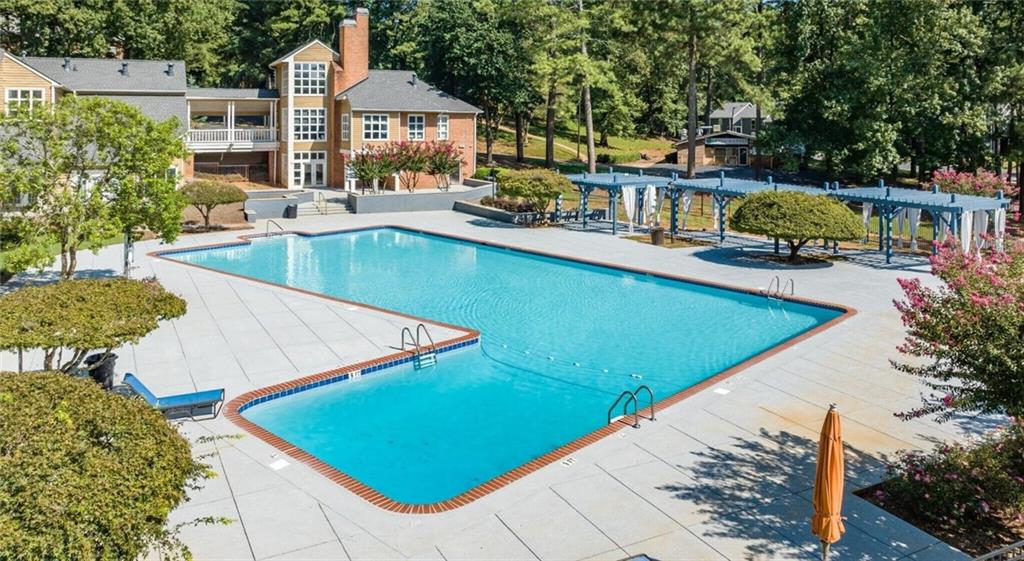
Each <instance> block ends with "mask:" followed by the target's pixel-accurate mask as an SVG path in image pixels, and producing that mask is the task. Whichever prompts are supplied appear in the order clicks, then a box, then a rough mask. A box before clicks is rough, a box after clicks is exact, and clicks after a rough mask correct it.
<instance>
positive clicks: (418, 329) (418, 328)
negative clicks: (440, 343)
mask: <svg viewBox="0 0 1024 561" xmlns="http://www.w3.org/2000/svg"><path fill="white" fill-rule="evenodd" d="M421 330H422V331H423V334H424V335H426V336H427V340H428V341H430V350H431V351H433V352H435V353H436V352H437V345H435V344H434V338H433V337H431V336H430V332H429V331H427V326H426V325H424V324H423V323H420V324H419V325H417V326H416V347H417V348H420V347H422V346H423V345H421V344H420V331H421Z"/></svg>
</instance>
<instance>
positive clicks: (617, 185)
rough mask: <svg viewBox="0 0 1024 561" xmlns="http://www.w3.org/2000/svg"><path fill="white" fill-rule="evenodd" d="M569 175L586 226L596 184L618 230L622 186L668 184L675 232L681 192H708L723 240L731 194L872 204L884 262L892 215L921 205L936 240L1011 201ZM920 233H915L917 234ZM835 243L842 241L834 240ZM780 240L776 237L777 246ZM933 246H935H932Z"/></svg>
mask: <svg viewBox="0 0 1024 561" xmlns="http://www.w3.org/2000/svg"><path fill="white" fill-rule="evenodd" d="M567 178H568V179H569V181H571V182H572V183H573V184H575V185H576V186H577V188H579V190H580V204H581V209H582V210H583V227H584V228H586V225H587V222H586V210H587V200H588V198H589V195H590V193H591V192H592V191H593V190H594V189H603V190H605V191H607V192H608V194H609V197H610V198H611V208H612V209H613V212H612V213H611V214H612V233H613V234H614V233H616V231H617V225H618V220H617V216H616V212H615V211H614V209H615V208H616V205H617V202H618V196H619V193H620V192H621V189H622V187H654V188H656V189H665V190H667V194H668V196H669V197H670V200H671V232H672V234H673V235H676V234H677V233H678V219H677V216H678V211H679V198H680V195H681V194H682V192H683V191H693V192H698V193H707V194H709V195H711V197H712V199H713V200H714V202H715V207H716V212H717V219H718V236H719V241H720V242H721V241H724V240H725V217H726V212H727V207H728V205H729V203H730V202H732V200H733V199H736V198H738V197H744V196H746V195H750V194H752V193H757V192H760V191H769V190H775V191H798V192H802V193H809V194H812V195H825V196H832V197H835V198H837V199H839V200H841V201H845V202H852V203H860V204H862V205H863V204H865V203H869V204H871V205H873V206H874V207H875V208H877V209H878V215H879V231H878V236H879V241H878V244H879V247H878V249H879V250H880V251H881V250H883V249H884V250H885V260H886V263H890V262H891V261H892V255H893V220H894V219H895V218H896V216H897V215H899V214H900V213H902V212H903V211H905V210H907V209H920V210H922V211H927V212H928V213H929V214H930V215H931V216H932V234H933V239H938V236H939V232H940V229H941V228H943V227H948V228H949V230H950V231H951V232H952V234H953V235H954V236H956V235H957V234H958V232H959V229H960V227H961V224H962V221H963V218H962V217H963V214H964V213H966V212H977V211H986V212H990V213H994V212H995V211H997V210H999V209H1008V208H1009V206H1010V200H1009V199H1007V198H1005V197H1004V196H1003V193H1002V192H1001V191H1000V192H999V193H998V194H997V196H996V197H994V198H993V197H980V196H975V195H960V194H955V193H943V192H940V191H939V188H938V187H937V186H933V187H932V189H931V190H916V189H905V188H896V187H890V186H887V185H885V182H884V181H881V180H880V181H879V182H878V185H876V186H873V187H848V188H840V186H839V183H838V182H835V183H832V184H829V183H824V184H823V185H822V186H821V187H814V186H809V185H796V184H790V183H775V182H774V181H773V180H772V178H771V177H768V180H767V181H764V182H761V181H754V180H748V179H732V178H726V177H725V174H724V173H723V174H720V175H719V177H717V178H706V179H685V178H679V177H678V176H677V175H676V174H674V173H673V174H672V175H671V177H663V176H656V175H644V174H643V172H640V173H638V174H629V173H616V172H613V171H609V172H607V173H591V174H587V173H582V174H573V175H568V176H567ZM915 235H916V233H915ZM833 247H834V248H837V247H838V244H834V245H833ZM777 249H778V241H776V250H777ZM933 251H934V250H933Z"/></svg>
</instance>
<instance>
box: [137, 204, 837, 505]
mask: <svg viewBox="0 0 1024 561" xmlns="http://www.w3.org/2000/svg"><path fill="white" fill-rule="evenodd" d="M381 229H394V230H402V231H406V232H413V233H419V234H425V235H430V236H436V237H440V238H446V239H451V240H456V241H462V242H468V243H473V244H478V245H482V246H486V247H493V248H499V249H507V250H512V251H518V252H522V253H525V254H529V255H536V256H540V257H548V258H554V259H562V260H565V261H570V262H573V263H580V264H585V265H592V266H598V267H606V268H610V269H614V270H617V271H623V272H626V273H633V274H639V275H645V276H650V277H656V278H661V279H666V280H673V281H680V282H686V283H690V284H696V285H701V286H707V287H711V288H718V289H724V290H730V291H733V292H740V293H745V294H752V295H756V296H763V293H762V292H760V291H759V290H757V289H751V288H746V287H740V286H734V285H730V284H726V283H719V282H714V281H707V280H703V279H697V278H691V277H686V276H683V275H674V274H669V273H664V272H660V271H653V270H649V269H642V268H638V267H631V266H628V265H621V264H613V263H608V262H603V261H597V260H591V259H583V258H580V257H575V256H570V255H562V254H557V253H552V252H547V251H541V250H535V249H528V248H523V247H518V246H514V245H509V244H501V243H495V242H488V241H483V240H477V239H473V238H469V237H465V236H460V235H455V234H448V233H441V232H435V231H431V230H426V229H422V228H415V227H410V226H404V225H391V224H377V225H371V226H360V227H355V228H342V229H336V230H327V231H321V232H308V231H304V230H286V231H282V232H276V233H273V234H268V233H264V234H246V235H241V236H238V240H237V241H231V242H221V243H213V244H204V245H198V246H190V247H186V248H174V249H166V250H157V251H151V252H149V253H147V255H148V256H149V257H152V258H155V259H162V260H165V261H169V262H172V263H177V264H180V265H185V266H189V267H195V268H198V269H202V270H206V271H212V272H214V273H217V274H222V275H228V276H230V277H235V278H239V279H243V280H246V281H250V282H256V283H260V284H264V285H268V286H274V287H277V288H283V289H286V290H290V291H294V292H298V293H300V294H305V295H309V296H313V297H316V298H322V299H325V300H330V301H332V302H340V303H344V304H350V305H353V306H358V307H360V308H365V309H368V310H374V311H378V312H382V313H386V314H390V315H394V316H399V317H403V318H407V319H412V320H416V321H420V322H423V323H425V324H430V325H437V326H440V327H445V328H448V329H451V330H454V331H457V332H461V333H462V335H458V336H456V337H452V338H449V339H445V340H442V341H439V342H438V343H437V345H436V347H437V350H438V352H448V351H451V350H456V349H458V348H462V347H465V346H469V345H473V344H477V343H479V341H480V337H481V334H480V332H479V331H477V330H475V329H471V328H468V327H463V326H458V325H453V324H449V323H445V322H441V321H436V320H431V319H427V318H422V317H419V316H414V315H411V314H406V313H403V312H398V311H395V310H389V309H387V308H382V307H378V306H373V305H370V304H365V303H363V302H358V301H353V300H347V299H344V298H338V297H335V296H330V295H326V294H322V293H319V292H314V291H311V290H306V289H302V288H296V287H292V286H287V285H284V284H279V283H274V282H270V281H265V280H261V279H257V278H253V277H248V276H245V275H240V274H236V273H230V272H226V271H222V270H219V269H215V268H212V267H207V266H204V265H197V264H195V263H187V262H185V261H180V260H177V259H173V258H172V257H170V256H172V255H177V254H182V253H190V252H195V251H204V250H208V249H215V248H221V247H233V246H246V245H250V244H251V243H252V240H254V239H260V238H267V237H277V236H282V235H296V236H302V237H320V236H329V235H335V234H345V233H352V232H361V231H367V230H381ZM781 299H782V300H785V301H790V302H796V303H800V304H806V305H811V306H817V307H824V308H829V309H832V310H835V311H838V312H840V315H838V316H836V317H834V318H832V319H831V320H829V321H827V322H825V323H822V324H820V325H817V326H815V327H814V328H812V329H809V330H807V331H804V332H803V333H801V334H799V335H797V336H795V337H792V338H790V339H788V340H786V341H784V342H782V343H780V344H778V345H775V346H774V347H771V348H769V349H766V350H764V351H762V352H760V353H758V354H756V355H754V356H752V357H750V358H748V359H746V360H744V361H743V362H740V363H738V364H736V365H734V366H732V367H730V368H728V369H726V370H723V371H721V372H719V373H717V374H715V375H713V376H711V377H709V378H706V379H704V380H702V381H701V382H698V383H697V384H694V385H692V386H689V387H687V388H685V389H683V390H680V391H678V392H676V393H674V394H672V395H670V396H668V397H665V398H663V399H661V400H660V401H658V402H657V403H655V404H654V405H653V407H655V408H656V409H664V408H665V407H669V406H671V405H675V404H677V403H679V402H681V401H683V400H684V399H686V398H688V397H690V396H693V395H695V394H697V393H698V392H700V391H702V390H705V389H707V388H709V387H711V386H713V385H715V384H718V383H720V382H722V381H723V380H725V379H727V378H730V377H732V376H734V375H736V374H738V373H739V372H741V371H743V370H745V369H747V368H749V367H751V366H753V365H755V364H758V363H760V362H762V361H764V360H766V359H768V358H770V357H772V356H774V355H776V354H778V353H780V352H782V351H784V350H786V349H788V348H790V347H793V346H795V345H796V344H798V343H800V342H802V341H804V340H807V339H809V338H811V337H813V336H815V335H817V334H819V333H821V332H823V331H825V330H827V329H829V328H831V327H834V326H835V325H838V324H839V323H841V322H843V321H845V320H846V319H849V318H850V317H852V316H854V315H856V314H857V310H856V309H854V308H852V307H849V306H844V305H840V304H835V303H832V302H824V301H819V300H814V299H811V298H803V297H796V296H782V297H781ZM413 356H414V353H413V352H411V351H400V352H396V353H390V354H387V355H384V356H381V357H377V358H373V359H370V360H365V361H362V362H357V363H353V364H347V365H344V366H340V367H338V368H334V369H331V370H327V371H324V372H319V373H316V374H311V375H308V376H303V377H300V378H296V379H294V380H289V381H285V382H281V383H278V384H274V385H271V386H266V387H263V388H258V389H255V390H250V391H248V392H245V393H243V394H241V395H239V396H237V397H235V398H233V399H231V400H230V401H229V402H228V403H227V405H226V406H225V408H224V415H225V417H227V418H228V419H229V420H230V421H231V422H233V423H234V424H235V425H237V426H239V427H240V428H242V429H244V430H245V431H247V432H249V433H250V434H252V435H253V436H255V437H257V438H259V439H260V440H263V441H264V442H266V443H267V444H270V445H271V446H273V447H275V448H277V449H278V450H280V451H281V452H283V453H285V454H288V455H289V456H291V457H292V458H294V459H295V460H297V461H300V462H302V463H304V464H306V465H308V466H310V467H311V468H313V470H314V471H316V472H317V473H319V474H321V475H323V476H324V477H326V478H327V479H329V480H331V481H333V482H334V483H337V484H338V485H341V486H342V487H344V488H345V489H347V490H348V491H350V492H352V493H353V494H355V495H356V496H358V497H359V498H361V499H363V500H365V501H367V502H369V503H370V504H372V505H374V506H377V507H380V508H383V509H385V510H388V511H391V512H395V513H400V514H436V513H441V512H445V511H449V510H454V509H456V508H459V507H462V506H465V505H467V504H469V503H471V502H473V501H476V500H477V499H480V498H482V497H484V496H486V495H488V494H490V493H493V492H494V491H497V490H498V489H501V488H502V487H505V486H506V485H508V484H510V483H512V482H514V481H516V480H518V479H520V478H522V477H525V476H526V475H529V474H530V473H532V472H534V471H537V470H539V469H541V468H542V467H545V466H547V465H549V464H552V463H554V462H555V461H557V460H559V459H561V458H563V457H565V456H566V455H569V454H572V453H574V452H577V451H579V450H581V449H583V448H585V447H586V446H589V445H591V444H593V443H595V442H597V441H599V440H601V439H603V438H605V437H607V436H609V435H611V434H614V433H616V432H618V431H619V430H621V429H623V428H625V427H627V426H632V425H631V424H629V423H628V422H627V421H625V420H624V419H618V420H616V421H613V422H612V423H610V424H608V425H605V426H603V427H601V428H599V429H597V430H595V431H592V432H590V433H587V434H585V435H583V436H581V437H579V438H577V439H575V440H572V441H570V442H568V443H566V444H563V445H562V446H559V447H558V448H555V449H553V450H550V451H549V452H547V453H545V454H542V455H540V456H538V457H536V458H534V459H533V460H531V461H529V462H526V463H524V464H522V465H520V466H518V467H516V468H514V469H512V470H510V471H507V472H505V473H503V474H501V475H498V476H497V477H494V478H492V479H490V480H488V481H485V482H484V483H482V484H480V485H477V486H476V487H473V488H470V489H468V490H466V491H464V492H462V493H460V494H458V495H456V496H454V497H452V498H450V499H446V500H443V501H439V502H435V503H402V502H399V501H395V500H393V499H391V498H389V497H387V496H386V495H384V494H382V493H380V492H379V491H377V490H376V489H374V488H372V487H370V486H368V485H366V484H365V483H363V482H361V481H359V480H357V479H355V478H354V477H352V476H350V475H348V474H346V473H344V472H342V471H340V470H338V469H337V468H335V467H333V466H331V465H328V464H327V463H325V462H323V461H322V460H320V459H319V458H317V457H316V456H314V455H312V454H310V453H309V452H307V451H305V450H303V449H302V448H300V447H298V446H295V445H294V444H292V443H290V442H288V441H287V440H285V439H283V438H281V437H279V436H277V435H275V434H273V433H271V432H270V431H268V430H266V429H264V428H262V427H260V426H259V425H257V424H255V423H253V422H252V421H249V420H248V419H246V418H245V417H243V416H242V412H243V411H245V410H246V409H247V408H249V407H251V406H253V405H256V404H258V403H263V402H265V401H269V400H272V399H276V398H279V397H284V396H287V395H291V394H294V393H298V392H301V391H306V390H309V389H313V388H316V387H320V386H324V385H328V384H333V383H336V382H342V381H345V380H349V379H351V378H354V377H356V376H362V375H364V374H369V373H372V372H376V371H378V370H383V369H386V368H391V367H394V366H399V365H401V364H404V363H407V362H410V361H412V360H413ZM641 413H647V414H650V407H648V408H645V409H644V410H642V411H641Z"/></svg>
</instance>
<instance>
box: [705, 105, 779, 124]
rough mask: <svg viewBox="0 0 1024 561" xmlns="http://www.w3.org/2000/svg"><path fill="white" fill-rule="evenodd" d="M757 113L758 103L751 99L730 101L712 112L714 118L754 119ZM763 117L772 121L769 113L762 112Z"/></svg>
mask: <svg viewBox="0 0 1024 561" xmlns="http://www.w3.org/2000/svg"><path fill="white" fill-rule="evenodd" d="M756 115H757V105H755V104H753V103H751V102H749V101H730V102H728V103H725V104H723V105H722V108H721V109H716V110H714V111H712V112H711V118H712V119H753V118H755V117H756ZM761 118H762V119H764V120H765V121H771V120H772V118H771V116H770V115H768V114H767V113H762V114H761Z"/></svg>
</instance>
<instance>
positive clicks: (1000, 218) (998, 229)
mask: <svg viewBox="0 0 1024 561" xmlns="http://www.w3.org/2000/svg"><path fill="white" fill-rule="evenodd" d="M994 226H995V234H996V249H997V250H998V251H1002V250H1003V237H1004V236H1005V235H1006V209H1005V208H997V209H996V219H995V224H994Z"/></svg>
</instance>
